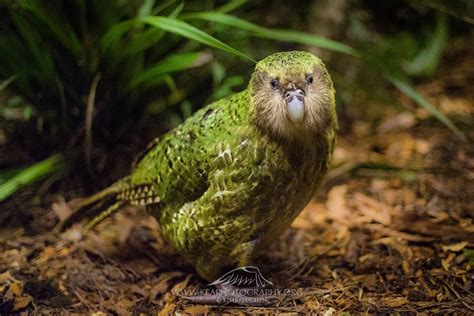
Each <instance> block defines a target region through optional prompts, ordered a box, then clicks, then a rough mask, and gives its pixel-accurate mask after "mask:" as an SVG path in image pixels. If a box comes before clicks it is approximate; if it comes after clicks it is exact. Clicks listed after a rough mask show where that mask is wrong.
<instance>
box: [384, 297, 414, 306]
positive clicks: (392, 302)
mask: <svg viewBox="0 0 474 316" xmlns="http://www.w3.org/2000/svg"><path fill="white" fill-rule="evenodd" d="M406 303H408V299H407V298H406V297H405V296H401V297H393V298H385V299H381V302H380V305H385V306H388V307H398V306H402V305H405V304H406Z"/></svg>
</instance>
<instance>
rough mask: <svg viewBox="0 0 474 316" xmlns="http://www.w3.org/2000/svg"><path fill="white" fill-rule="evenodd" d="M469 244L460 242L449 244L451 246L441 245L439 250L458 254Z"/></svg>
mask: <svg viewBox="0 0 474 316" xmlns="http://www.w3.org/2000/svg"><path fill="white" fill-rule="evenodd" d="M468 244H469V243H468V242H467V241H461V242H458V243H456V244H451V245H443V246H441V249H443V251H453V252H458V251H461V250H463V249H464V248H465V247H466V246H467V245H468Z"/></svg>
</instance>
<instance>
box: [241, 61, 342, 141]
mask: <svg viewBox="0 0 474 316" xmlns="http://www.w3.org/2000/svg"><path fill="white" fill-rule="evenodd" d="M250 90H251V95H252V106H253V113H254V118H255V120H256V122H257V124H258V125H259V126H260V127H261V128H263V129H264V130H266V131H268V132H270V133H271V134H273V135H275V136H279V137H284V138H287V139H292V138H308V137H311V136H313V135H315V134H318V133H324V132H326V130H327V128H328V126H329V124H330V123H331V120H332V119H333V115H334V107H335V101H334V89H333V86H332V81H331V78H330V76H329V74H328V72H327V70H326V67H325V66H324V64H323V63H322V61H321V60H320V59H319V58H317V57H316V56H314V55H312V54H310V53H307V52H283V53H276V54H273V55H270V56H268V57H267V58H265V59H263V60H262V61H260V62H259V63H258V64H257V66H256V67H255V71H254V73H253V75H252V79H251V81H250Z"/></svg>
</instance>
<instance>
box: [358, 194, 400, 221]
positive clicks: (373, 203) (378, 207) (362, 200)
mask: <svg viewBox="0 0 474 316" xmlns="http://www.w3.org/2000/svg"><path fill="white" fill-rule="evenodd" d="M354 201H355V203H356V204H358V209H359V210H360V211H361V213H362V214H363V215H364V217H365V220H363V222H372V221H374V222H378V223H380V224H383V225H386V226H389V225H390V224H391V223H392V216H391V215H390V213H391V212H390V207H389V206H388V205H386V204H384V203H382V202H379V201H377V200H375V199H373V198H371V197H368V196H367V195H365V194H362V193H359V192H357V193H356V194H354ZM359 220H362V218H360V219H359Z"/></svg>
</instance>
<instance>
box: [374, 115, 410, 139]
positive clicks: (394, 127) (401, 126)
mask: <svg viewBox="0 0 474 316" xmlns="http://www.w3.org/2000/svg"><path fill="white" fill-rule="evenodd" d="M415 124H416V118H415V115H414V114H413V113H412V112H402V113H399V114H397V115H395V116H392V117H389V118H387V119H385V120H384V121H382V123H381V124H380V125H379V127H378V128H377V131H378V132H379V133H380V134H384V133H392V132H397V131H403V130H406V129H409V128H411V127H413V126H414V125H415Z"/></svg>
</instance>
